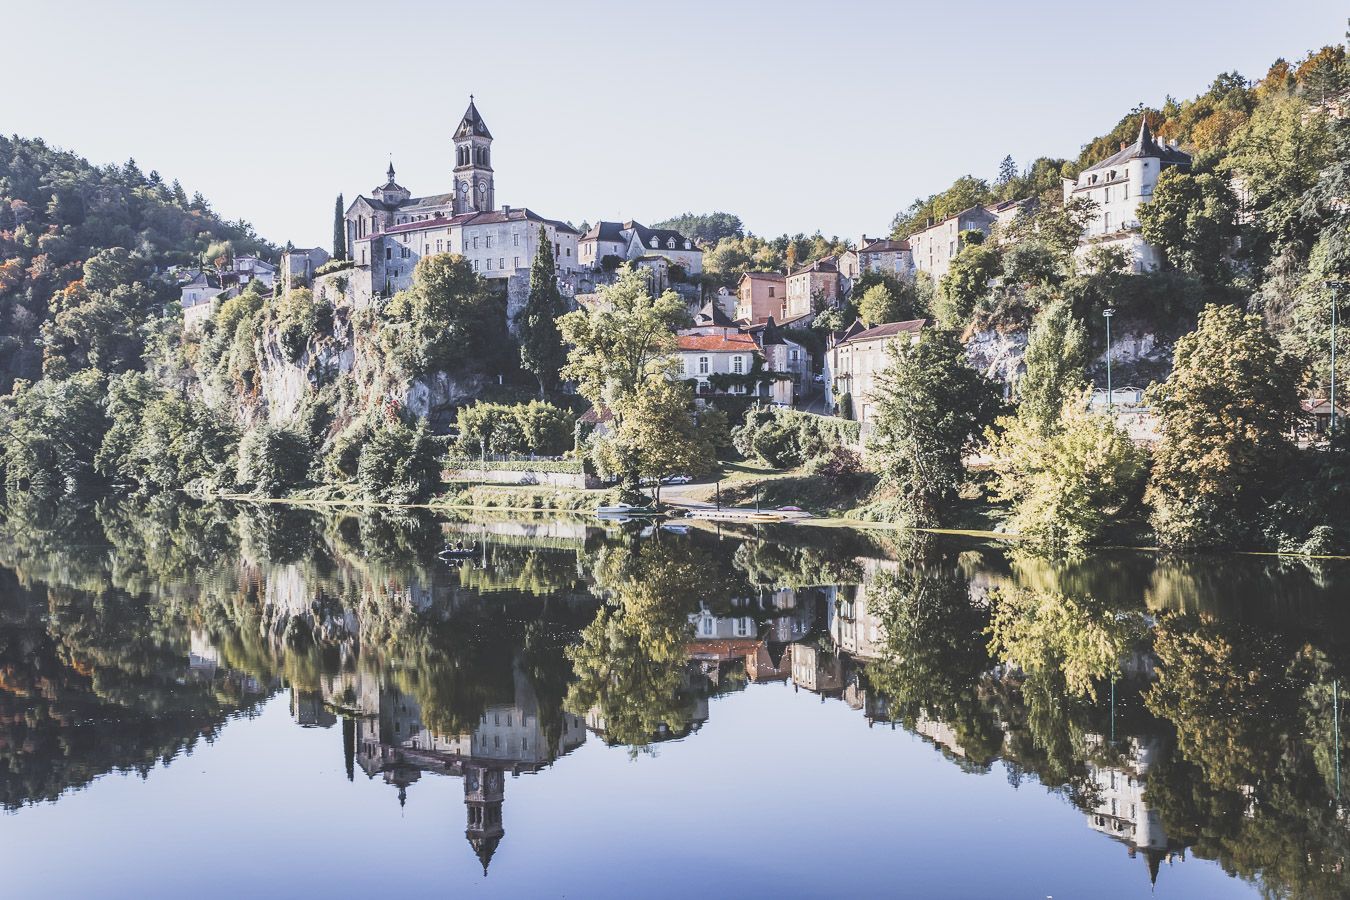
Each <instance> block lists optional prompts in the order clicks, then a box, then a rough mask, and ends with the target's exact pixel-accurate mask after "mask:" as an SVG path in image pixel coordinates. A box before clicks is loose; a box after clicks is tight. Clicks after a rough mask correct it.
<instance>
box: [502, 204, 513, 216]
mask: <svg viewBox="0 0 1350 900" xmlns="http://www.w3.org/2000/svg"><path fill="white" fill-rule="evenodd" d="M502 214H503V215H507V216H509V215H511V207H509V206H507V205H506V204H505V203H503V204H502Z"/></svg>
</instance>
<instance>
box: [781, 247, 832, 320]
mask: <svg viewBox="0 0 1350 900" xmlns="http://www.w3.org/2000/svg"><path fill="white" fill-rule="evenodd" d="M786 282H787V285H786V287H787V296H786V297H784V298H783V304H782V306H781V308H780V309H779V318H780V319H784V320H786V319H797V318H800V317H802V316H806V315H810V314H811V313H813V312H816V311H817V310H818V309H822V308H824V307H826V306H834V305H835V304H836V303H838V302H839V295H840V284H839V282H840V278H839V266H838V265H837V264H836V262H835V258H834V257H833V256H825V257H822V258H820V259H818V260H816V261H815V262H813V263H811V264H810V265H806V266H802V267H801V268H800V269H798V270H797V271H795V272H792V273H791V274H789V275H788V276H787V279H786Z"/></svg>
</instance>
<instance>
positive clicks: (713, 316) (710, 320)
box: [694, 300, 736, 328]
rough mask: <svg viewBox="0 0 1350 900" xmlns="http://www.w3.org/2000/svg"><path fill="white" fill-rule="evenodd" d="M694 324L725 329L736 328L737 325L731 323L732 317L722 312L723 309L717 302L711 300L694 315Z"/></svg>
mask: <svg viewBox="0 0 1350 900" xmlns="http://www.w3.org/2000/svg"><path fill="white" fill-rule="evenodd" d="M694 324H695V325H701V326H707V325H716V326H719V327H724V328H734V327H736V323H735V322H732V321H731V317H730V316H728V315H727V314H726V313H724V312H722V307H721V306H718V304H717V301H716V300H709V301H708V302H707V303H705V304H703V308H702V309H700V310H699V311H698V312H697V313H695V314H694Z"/></svg>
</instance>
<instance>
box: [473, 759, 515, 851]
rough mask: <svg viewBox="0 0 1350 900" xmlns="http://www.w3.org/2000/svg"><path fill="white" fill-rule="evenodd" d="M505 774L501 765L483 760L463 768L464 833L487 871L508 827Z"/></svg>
mask: <svg viewBox="0 0 1350 900" xmlns="http://www.w3.org/2000/svg"><path fill="white" fill-rule="evenodd" d="M505 780H506V779H505V776H504V773H503V772H502V770H501V769H489V768H486V767H485V766H483V765H481V764H473V763H471V764H470V765H468V766H466V767H465V769H464V807H465V811H466V813H467V814H468V825H467V827H465V829H464V836H465V837H466V838H468V839H469V845H470V846H472V847H473V852H474V855H475V856H477V857H478V861H479V862H480V863H481V864H482V866H483V874H484V875H486V874H487V871H488V863H490V862H492V854H494V853H496V852H497V845H498V844H500V843H501V840H502V836H503V835H505V834H506V829H504V828H503V827H502V801H503V800H504V799H505V796H504V794H505V790H506V785H505V783H504V782H505Z"/></svg>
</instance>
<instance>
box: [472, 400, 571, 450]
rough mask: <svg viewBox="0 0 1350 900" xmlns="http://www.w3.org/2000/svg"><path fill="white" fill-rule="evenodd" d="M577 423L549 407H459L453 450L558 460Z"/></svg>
mask: <svg viewBox="0 0 1350 900" xmlns="http://www.w3.org/2000/svg"><path fill="white" fill-rule="evenodd" d="M575 424H576V419H575V417H574V416H573V415H572V413H570V412H568V411H567V410H565V409H560V408H559V407H557V406H554V405H553V404H551V403H544V402H543V401H540V400H531V401H530V402H529V403H520V404H514V405H512V404H506V403H482V402H479V403H474V404H473V405H472V406H465V407H461V408H460V410H459V413H458V415H457V416H456V418H455V428H456V430H457V431H458V432H459V438H458V441H457V442H456V448H457V449H458V450H459V451H460V452H461V453H466V454H475V453H478V452H480V451H481V450H482V449H483V448H486V449H487V450H488V451H489V452H491V453H536V454H539V455H541V456H559V455H561V454H563V453H565V452H567V451H568V450H570V449H571V448H572V444H573V435H574V433H575Z"/></svg>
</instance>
